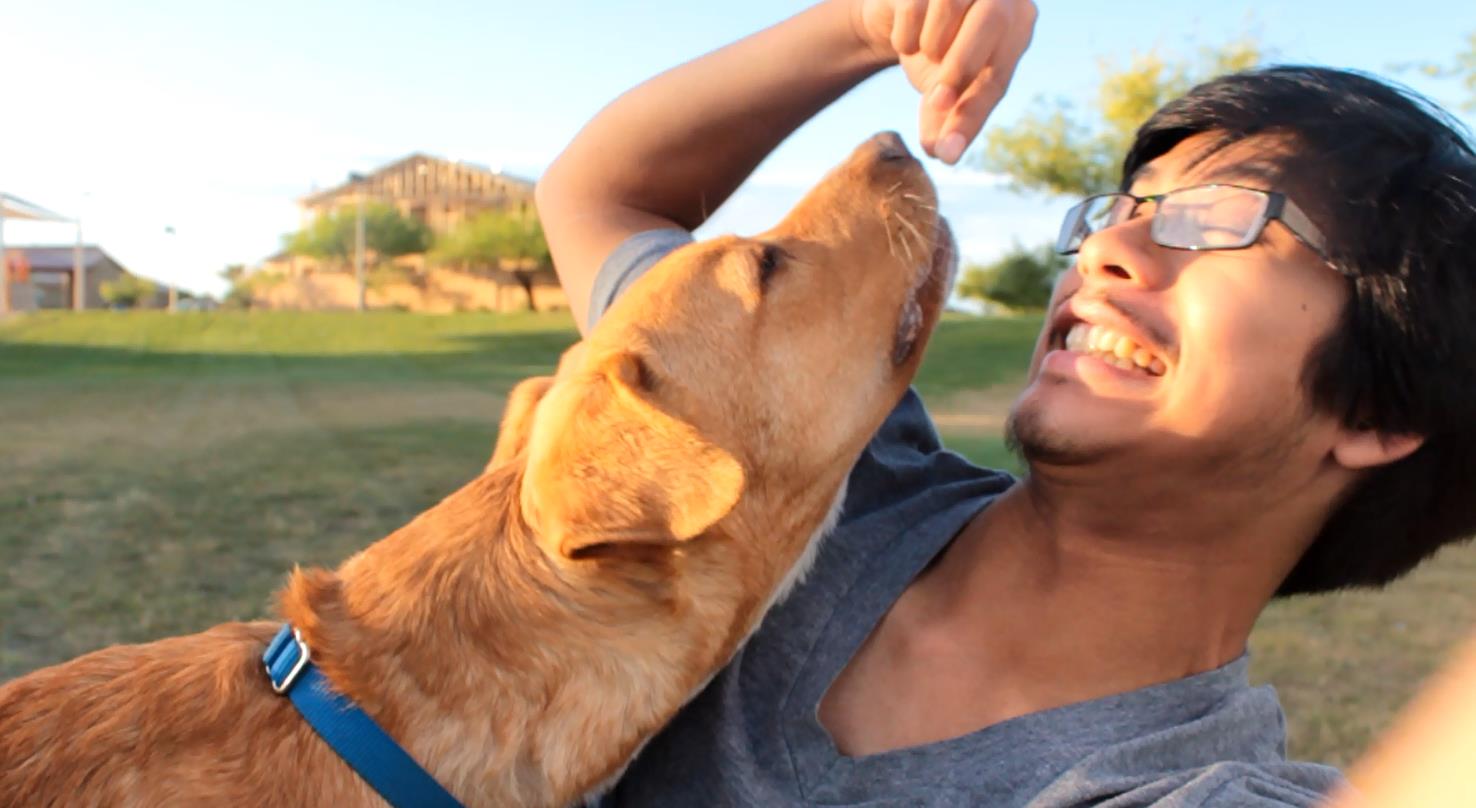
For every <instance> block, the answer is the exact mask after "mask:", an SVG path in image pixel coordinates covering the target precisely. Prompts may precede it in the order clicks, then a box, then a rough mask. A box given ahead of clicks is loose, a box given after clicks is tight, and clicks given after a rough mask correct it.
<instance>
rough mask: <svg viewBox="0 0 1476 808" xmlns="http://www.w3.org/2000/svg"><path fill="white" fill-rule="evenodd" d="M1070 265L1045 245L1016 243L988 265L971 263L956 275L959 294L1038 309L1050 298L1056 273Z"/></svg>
mask: <svg viewBox="0 0 1476 808" xmlns="http://www.w3.org/2000/svg"><path fill="white" fill-rule="evenodd" d="M1070 265H1071V259H1069V258H1067V257H1066V256H1064V255H1057V254H1056V250H1055V248H1054V247H1052V246H1051V245H1049V244H1047V245H1045V246H1044V247H1036V248H1035V249H1026V248H1024V247H1022V246H1020V245H1019V244H1016V245H1015V246H1014V247H1013V248H1011V249H1010V251H1009V252H1008V253H1006V254H1005V256H1004V257H1003V258H1001V259H999V260H998V261H995V262H994V263H992V264H985V265H978V264H973V265H970V266H968V267H965V268H964V271H963V275H962V276H961V277H960V278H959V281H958V287H957V290H956V291H957V292H958V295H959V297H971V298H975V299H978V300H985V301H990V302H993V303H998V304H999V305H1001V306H1004V307H1006V308H1009V309H1013V310H1015V311H1040V310H1041V309H1044V308H1045V307H1046V305H1047V304H1048V303H1050V300H1051V287H1052V285H1053V284H1054V283H1055V281H1056V276H1057V275H1059V274H1060V273H1061V272H1062V271H1063V270H1065V269H1066V268H1067V267H1069V266H1070Z"/></svg>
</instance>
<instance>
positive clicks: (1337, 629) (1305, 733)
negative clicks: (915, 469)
mask: <svg viewBox="0 0 1476 808" xmlns="http://www.w3.org/2000/svg"><path fill="white" fill-rule="evenodd" d="M1037 326H1038V322H1037V321H1034V320H1031V319H1019V320H1010V319H1003V320H979V319H972V318H952V319H949V320H947V321H945V322H944V323H943V324H942V325H941V327H940V330H939V333H938V335H937V336H936V338H935V340H934V342H933V345H932V347H931V348H930V352H929V355H928V359H927V362H926V364H925V365H924V368H923V370H922V372H921V374H920V376H919V378H918V382H917V384H918V387H919V388H920V389H921V390H922V392H923V394H924V397H925V398H926V399H927V400H928V401H929V403H930V407H931V408H932V409H933V412H934V415H935V417H936V419H937V421H938V423H939V428H940V431H942V432H943V434H944V436H945V440H946V442H947V443H948V444H949V445H950V446H952V447H954V448H956V449H957V450H959V451H961V452H963V453H965V454H967V455H969V456H970V457H973V458H974V459H975V460H977V461H979V462H981V463H986V464H992V465H999V464H1011V463H1012V460H1011V459H1010V457H1009V455H1008V454H1007V453H1006V452H1005V451H1004V449H1003V447H1002V445H1001V441H1000V439H999V432H1000V424H1001V422H1002V415H1003V411H1004V408H1005V407H1006V406H1007V405H1008V402H1009V399H1010V397H1011V393H1012V391H1013V389H1014V387H1015V385H1017V384H1018V383H1019V379H1020V374H1021V371H1022V369H1023V365H1024V362H1025V358H1026V356H1027V355H1028V352H1029V346H1030V344H1031V342H1032V340H1033V337H1034V333H1035V330H1036V328H1037ZM574 337H575V334H574V331H573V328H572V325H571V323H570V322H569V320H568V319H567V317H566V316H562V315H521V316H508V315H473V314H467V315H456V316H447V317H430V316H417V315H409V314H390V313H382V314H381V313H375V314H367V315H362V316H355V315H350V314H296V313H212V314H181V315H175V316H169V315H165V314H147V313H139V314H132V313H128V314H123V313H102V312H99V313H91V314H87V315H82V316H77V315H68V314H57V315H35V316H29V317H25V318H17V319H13V320H10V321H7V322H3V323H0V415H3V421H0V424H3V427H0V481H3V482H0V680H3V679H5V678H8V677H11V676H15V675H17V674H20V673H23V672H25V671H28V670H31V669H33V668H36V667H39V666H42V665H46V664H50V663H53V662H57V661H59V660H62V659H65V658H68V657H71V656H74V655H76V654H79V653H82V652H85V651H88V650H91V649H93V648H97V647H99V646H102V645H106V644H110V643H116V642H132V641H141V640H148V639H153V638H156V637H160V636H165V635H169V634H178V633H183V632H189V631H195V630H198V629H201V628H203V627H205V626H207V625H210V624H213V623H216V622H220V621H223V620H230V619H239V618H250V617H257V616H261V615H263V614H265V613H266V611H267V610H268V608H269V606H270V600H269V598H270V594H271V593H272V591H273V590H274V589H275V587H276V586H278V585H279V584H280V582H281V581H282V577H283V574H284V572H285V571H287V570H288V569H290V568H291V566H292V565H293V564H295V563H300V564H334V563H336V562H337V561H338V560H339V559H341V558H343V557H344V556H346V555H348V554H349V553H351V552H353V551H354V550H356V549H357V548H359V547H361V546H363V545H365V544H367V543H368V542H370V541H372V540H374V539H376V538H378V537H380V536H382V535H384V534H385V533H387V532H389V531H390V530H392V529H393V528H395V527H397V526H399V525H400V524H402V523H403V522H404V521H406V520H407V519H408V518H409V517H411V516H412V515H414V514H415V513H418V512H419V511H420V510H422V509H424V508H425V507H427V506H429V505H430V504H432V503H434V502H435V501H436V500H437V499H439V498H440V497H441V496H443V495H444V494H446V493H448V492H450V491H451V490H453V489H454V488H455V487H456V486H458V485H459V484H460V483H462V482H464V481H465V480H467V479H468V478H470V477H471V476H473V475H475V474H476V473H477V472H478V470H479V469H480V468H481V466H482V464H483V463H484V462H485V461H486V458H487V455H488V453H489V452H490V447H491V443H492V439H493V436H494V432H495V425H496V422H497V418H498V416H499V414H500V411H501V405H502V396H503V394H504V393H505V392H506V391H507V390H508V388H510V387H511V386H512V384H513V383H515V382H516V381H517V380H519V379H522V378H524V377H526V376H530V375H535V374H538V373H543V372H547V371H548V370H550V369H551V368H552V366H553V364H554V362H555V360H556V359H557V357H558V355H559V353H560V351H561V350H562V349H563V348H564V347H565V346H566V345H568V344H569V343H570V342H571V341H572V340H573V339H574ZM1473 580H1476V549H1473V548H1471V547H1464V548H1460V549H1458V550H1453V551H1449V552H1447V553H1445V554H1444V555H1442V556H1441V557H1440V558H1439V559H1437V560H1436V561H1435V562H1434V563H1431V564H1429V565H1427V566H1426V567H1425V568H1423V569H1422V570H1420V571H1419V572H1418V573H1416V574H1415V575H1414V576H1411V577H1410V578H1409V579H1408V580H1406V581H1403V582H1401V583H1400V584H1398V585H1396V586H1395V587H1392V588H1391V589H1390V590H1388V591H1386V592H1383V593H1363V594H1351V595H1338V596H1332V597H1321V598H1311V599H1302V600H1298V601H1295V602H1290V603H1284V604H1276V605H1274V606H1273V607H1272V608H1271V609H1270V611H1269V612H1268V613H1267V615H1266V617H1265V618H1264V619H1263V621H1262V625H1261V627H1260V628H1259V629H1258V630H1257V633H1256V635H1255V637H1254V638H1253V642H1252V650H1253V660H1254V671H1255V676H1256V678H1257V679H1258V680H1261V681H1268V682H1270V683H1273V684H1275V685H1276V686H1277V688H1278V689H1279V690H1280V692H1281V694H1282V698H1283V701H1284V702H1285V704H1286V706H1287V710H1288V713H1289V715H1290V722H1291V736H1292V741H1291V742H1292V752H1293V754H1296V755H1299V756H1303V757H1308V758H1313V759H1318V760H1325V761H1329V762H1334V763H1346V762H1347V761H1349V760H1350V759H1351V758H1352V757H1354V756H1356V755H1357V753H1358V752H1359V751H1361V750H1362V749H1363V748H1364V746H1365V744H1366V743H1367V741H1368V739H1369V737H1370V735H1371V733H1373V732H1374V731H1376V730H1377V729H1379V728H1381V727H1383V726H1385V725H1386V723H1387V721H1388V719H1389V716H1390V715H1391V713H1392V711H1393V710H1394V709H1395V708H1396V707H1397V706H1398V705H1399V704H1401V703H1402V702H1403V701H1404V700H1405V699H1406V698H1407V697H1408V695H1409V694H1410V693H1411V692H1412V691H1413V690H1414V688H1415V687H1416V685H1417V684H1418V682H1419V681H1420V680H1421V679H1422V678H1423V677H1424V676H1425V675H1427V674H1428V672H1430V671H1431V670H1432V669H1433V668H1434V667H1435V666H1436V665H1437V664H1438V662H1439V661H1440V660H1441V658H1442V656H1443V654H1444V653H1446V651H1447V650H1448V649H1449V648H1450V647H1451V646H1452V645H1453V643H1454V642H1455V641H1456V639H1457V638H1458V636H1459V635H1461V634H1462V633H1463V631H1464V630H1465V628H1466V627H1469V626H1471V625H1472V624H1473V623H1476V587H1473V586H1472V581H1473Z"/></svg>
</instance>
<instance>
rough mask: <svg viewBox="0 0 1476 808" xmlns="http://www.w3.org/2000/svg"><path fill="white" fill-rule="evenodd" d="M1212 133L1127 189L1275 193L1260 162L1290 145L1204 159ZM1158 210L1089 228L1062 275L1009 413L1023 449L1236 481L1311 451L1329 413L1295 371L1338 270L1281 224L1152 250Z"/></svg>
mask: <svg viewBox="0 0 1476 808" xmlns="http://www.w3.org/2000/svg"><path fill="white" fill-rule="evenodd" d="M1209 143H1210V138H1209V137H1208V136H1206V135H1199V136H1195V137H1191V138H1188V139H1186V140H1185V141H1183V142H1182V143H1180V144H1179V145H1178V146H1177V147H1175V148H1174V149H1173V150H1172V151H1170V152H1168V153H1167V154H1165V155H1163V156H1161V157H1159V158H1158V159H1156V160H1154V161H1153V162H1152V163H1150V164H1149V166H1148V167H1147V170H1146V171H1144V172H1142V174H1141V175H1140V178H1139V179H1138V180H1137V181H1136V182H1135V183H1134V185H1133V187H1132V188H1131V189H1130V190H1131V192H1132V193H1134V194H1136V195H1139V196H1146V195H1150V194H1158V193H1163V192H1166V191H1170V190H1174V189H1178V188H1183V187H1187V186H1192V185H1199V184H1203V183H1209V182H1233V183H1237V184H1241V185H1246V186H1250V187H1259V188H1265V189H1266V190H1278V189H1275V188H1272V187H1270V186H1269V185H1268V184H1267V182H1266V181H1265V180H1264V179H1257V176H1259V175H1260V172H1257V171H1253V170H1252V169H1251V168H1250V166H1251V165H1252V164H1254V163H1257V162H1263V161H1264V159H1265V158H1266V157H1267V155H1268V154H1273V155H1274V154H1275V153H1277V150H1279V149H1283V148H1284V146H1283V145H1281V144H1279V143H1278V142H1276V141H1273V140H1269V139H1266V138H1252V139H1249V140H1245V141H1242V142H1240V143H1237V144H1234V145H1232V146H1230V147H1227V148H1225V149H1224V150H1222V151H1220V152H1218V153H1215V154H1212V155H1209V156H1207V157H1205V156H1204V153H1205V150H1206V146H1207V145H1208V144H1209ZM1198 158H1203V159H1198ZM1152 214H1153V206H1152V205H1151V204H1145V205H1143V206H1141V207H1140V208H1139V210H1138V212H1137V215H1136V216H1135V218H1132V219H1129V220H1127V221H1123V222H1121V223H1119V224H1117V225H1114V226H1112V227H1109V228H1107V229H1105V230H1102V231H1100V232H1097V233H1095V234H1094V235H1092V236H1090V237H1089V238H1087V240H1086V241H1085V242H1084V243H1083V244H1082V247H1081V251H1080V253H1079V254H1078V256H1077V263H1076V266H1075V267H1074V269H1073V270H1071V271H1068V272H1067V273H1065V274H1064V275H1063V276H1062V277H1061V279H1060V280H1059V281H1058V283H1057V287H1056V290H1055V293H1054V295H1053V297H1052V301H1051V306H1050V309H1049V312H1050V316H1049V318H1048V320H1047V323H1046V326H1045V328H1044V329H1043V331H1042V334H1041V337H1040V339H1039V341H1038V343H1037V345H1036V351H1035V355H1034V358H1033V360H1032V362H1031V368H1030V376H1029V382H1028V385H1027V387H1026V389H1025V390H1024V392H1023V393H1022V394H1021V396H1020V398H1019V400H1018V401H1017V402H1016V405H1015V408H1014V410H1013V412H1012V414H1011V430H1012V435H1013V437H1014V439H1015V440H1016V441H1018V443H1019V444H1020V446H1021V449H1022V451H1023V453H1024V454H1025V455H1026V458H1027V459H1029V460H1030V461H1032V463H1034V464H1046V465H1081V464H1088V463H1092V462H1095V461H1101V460H1108V459H1112V460H1114V462H1116V461H1121V462H1125V463H1127V464H1128V465H1130V466H1133V467H1137V466H1141V467H1142V468H1144V469H1164V468H1175V469H1179V470H1182V471H1185V472H1189V473H1191V474H1192V473H1195V472H1196V471H1204V472H1206V473H1213V474H1225V473H1235V474H1237V475H1240V474H1244V475H1252V474H1255V473H1256V469H1264V468H1265V467H1266V466H1267V465H1268V464H1283V463H1285V462H1286V459H1287V455H1288V453H1295V452H1297V451H1299V450H1301V449H1299V447H1303V448H1305V451H1306V453H1307V455H1308V457H1309V458H1310V457H1311V453H1312V452H1313V451H1314V450H1315V447H1308V446H1306V444H1307V442H1308V438H1309V434H1310V433H1311V432H1315V431H1316V430H1317V429H1325V428H1327V427H1329V426H1330V424H1331V419H1328V418H1327V417H1325V416H1321V415H1315V414H1313V413H1312V412H1311V411H1310V409H1309V408H1308V406H1307V403H1306V397H1305V394H1304V392H1303V389H1302V385H1301V372H1302V368H1303V366H1304V364H1305V362H1306V360H1307V357H1308V355H1309V352H1310V351H1311V350H1312V348H1313V347H1314V346H1315V345H1316V343H1317V342H1318V341H1319V340H1320V339H1321V338H1322V337H1324V336H1325V335H1326V334H1328V333H1329V332H1330V331H1331V329H1332V327H1333V325H1334V323H1335V322H1336V320H1337V318H1338V316H1339V313H1340V312H1341V309H1342V306H1343V305H1344V301H1345V300H1346V298H1347V290H1346V288H1345V286H1344V283H1345V282H1344V280H1343V279H1342V278H1341V276H1339V275H1338V274H1337V273H1335V272H1333V271H1331V270H1330V269H1329V268H1328V267H1327V266H1326V265H1325V264H1324V263H1323V262H1322V260H1321V259H1320V258H1319V257H1318V256H1317V255H1315V254H1314V253H1313V252H1312V251H1311V250H1309V249H1308V248H1307V247H1305V246H1304V245H1303V244H1301V243H1300V242H1299V241H1298V240H1297V239H1296V238H1295V237H1294V236H1293V235H1292V234H1291V233H1290V232H1288V231H1287V230H1286V229H1285V227H1284V226H1282V225H1281V224H1280V223H1279V222H1272V223H1270V224H1269V225H1268V226H1267V227H1266V229H1265V231H1264V232H1263V233H1262V235H1261V238H1260V239H1259V240H1258V241H1257V242H1256V243H1255V244H1254V245H1252V246H1250V247H1248V248H1246V249H1241V250H1227V251H1213V250H1209V251H1197V252H1196V251H1188V250H1174V249H1167V248H1164V247H1160V246H1158V245H1157V244H1155V243H1154V242H1153V241H1152V240H1151V238H1150V237H1149V223H1150V221H1151V217H1152ZM1165 464H1169V465H1167V466H1165Z"/></svg>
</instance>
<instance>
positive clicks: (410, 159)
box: [298, 152, 533, 205]
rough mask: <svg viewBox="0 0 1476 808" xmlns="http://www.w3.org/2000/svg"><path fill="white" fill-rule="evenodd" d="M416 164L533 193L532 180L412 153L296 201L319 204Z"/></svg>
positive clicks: (481, 166)
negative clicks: (481, 177) (441, 167)
mask: <svg viewBox="0 0 1476 808" xmlns="http://www.w3.org/2000/svg"><path fill="white" fill-rule="evenodd" d="M417 163H427V164H430V163H435V164H440V165H445V166H451V167H455V168H457V169H460V170H462V171H469V172H472V173H475V174H481V175H484V176H487V177H492V178H495V179H497V180H499V181H500V182H502V183H504V184H505V185H509V186H513V187H515V188H518V189H520V190H523V191H526V192H527V193H528V194H530V195H531V194H532V193H533V181H532V180H528V179H524V178H522V177H515V176H513V175H512V174H504V173H503V172H501V171H493V170H492V169H490V168H487V167H486V166H483V165H478V164H477V163H468V162H463V161H460V160H445V159H442V158H440V157H433V156H431V155H428V154H424V153H422V152H414V153H412V154H409V155H407V156H405V157H402V158H400V159H399V160H396V161H394V162H393V163H389V164H387V165H383V166H380V167H379V168H376V169H374V170H373V171H371V172H369V173H368V174H363V175H350V177H351V178H350V179H349V181H348V182H345V183H343V184H341V185H336V186H334V187H332V188H329V189H327V190H323V191H314V192H313V193H310V194H308V195H307V196H304V197H302V198H301V199H300V200H298V201H300V202H301V203H303V204H306V205H311V204H313V203H316V202H320V201H323V200H325V199H331V198H332V197H335V196H338V195H340V194H343V193H345V192H347V191H350V190H353V189H354V188H356V187H358V186H360V185H364V184H368V183H371V182H372V181H374V180H375V179H378V178H382V177H386V176H389V175H391V174H394V173H395V172H397V171H399V170H401V169H403V168H406V167H408V166H411V165H414V164H417Z"/></svg>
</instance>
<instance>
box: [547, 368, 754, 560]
mask: <svg viewBox="0 0 1476 808" xmlns="http://www.w3.org/2000/svg"><path fill="white" fill-rule="evenodd" d="M650 379H651V376H650V374H649V373H648V372H647V368H646V366H645V365H644V363H643V361H642V360H641V359H640V358H639V357H638V356H636V355H635V354H632V353H619V354H614V355H612V356H610V357H608V358H605V359H602V360H600V361H599V362H598V363H597V364H596V365H595V366H594V367H593V368H592V369H587V370H586V371H584V372H581V373H579V374H578V375H577V376H572V377H571V378H568V379H567V380H564V379H561V380H560V382H559V384H558V385H557V387H555V388H554V390H553V391H552V392H551V393H550V394H549V397H548V398H547V399H546V400H545V406H544V407H542V408H541V410H540V414H539V418H538V421H537V423H536V424H535V425H534V428H533V437H532V441H531V442H530V444H529V449H528V464H527V467H526V469H525V471H524V479H523V489H522V506H523V513H524V515H525V517H526V518H527V519H528V521H529V523H530V524H531V525H532V526H533V527H534V528H535V530H537V532H538V534H539V537H540V540H541V541H542V542H544V544H545V546H546V547H547V548H548V549H549V550H550V551H551V552H556V553H558V554H560V555H562V556H564V557H567V558H579V557H582V556H588V555H590V554H592V553H594V552H597V551H598V550H599V549H601V548H614V549H619V548H621V547H627V548H629V547H631V546H632V545H642V546H644V547H650V546H653V545H672V544H675V543H677V542H681V541H685V540H687V539H690V538H692V537H694V536H697V535H699V534H701V533H702V532H703V531H705V530H707V529H708V528H710V527H711V526H712V525H713V524H714V523H716V522H717V521H718V520H719V519H721V518H723V516H725V515H726V514H727V513H728V512H729V511H730V510H732V508H733V506H734V505H735V504H737V502H738V497H739V495H740V494H741V493H742V490H743V483H744V475H743V468H742V466H741V465H739V463H738V461H737V460H735V459H734V458H733V457H732V455H730V454H728V453H727V452H726V451H724V450H722V449H721V448H719V447H717V446H714V445H713V444H712V443H711V442H710V441H707V440H705V439H704V438H703V437H702V436H701V435H700V434H698V433H697V430H695V429H693V428H692V426H691V425H689V424H687V423H685V422H683V421H681V420H679V419H677V418H673V417H672V416H670V415H668V414H667V413H665V412H663V411H662V410H661V409H660V408H659V407H658V406H657V405H656V404H655V403H654V401H653V400H652V397H651V389H650Z"/></svg>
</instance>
